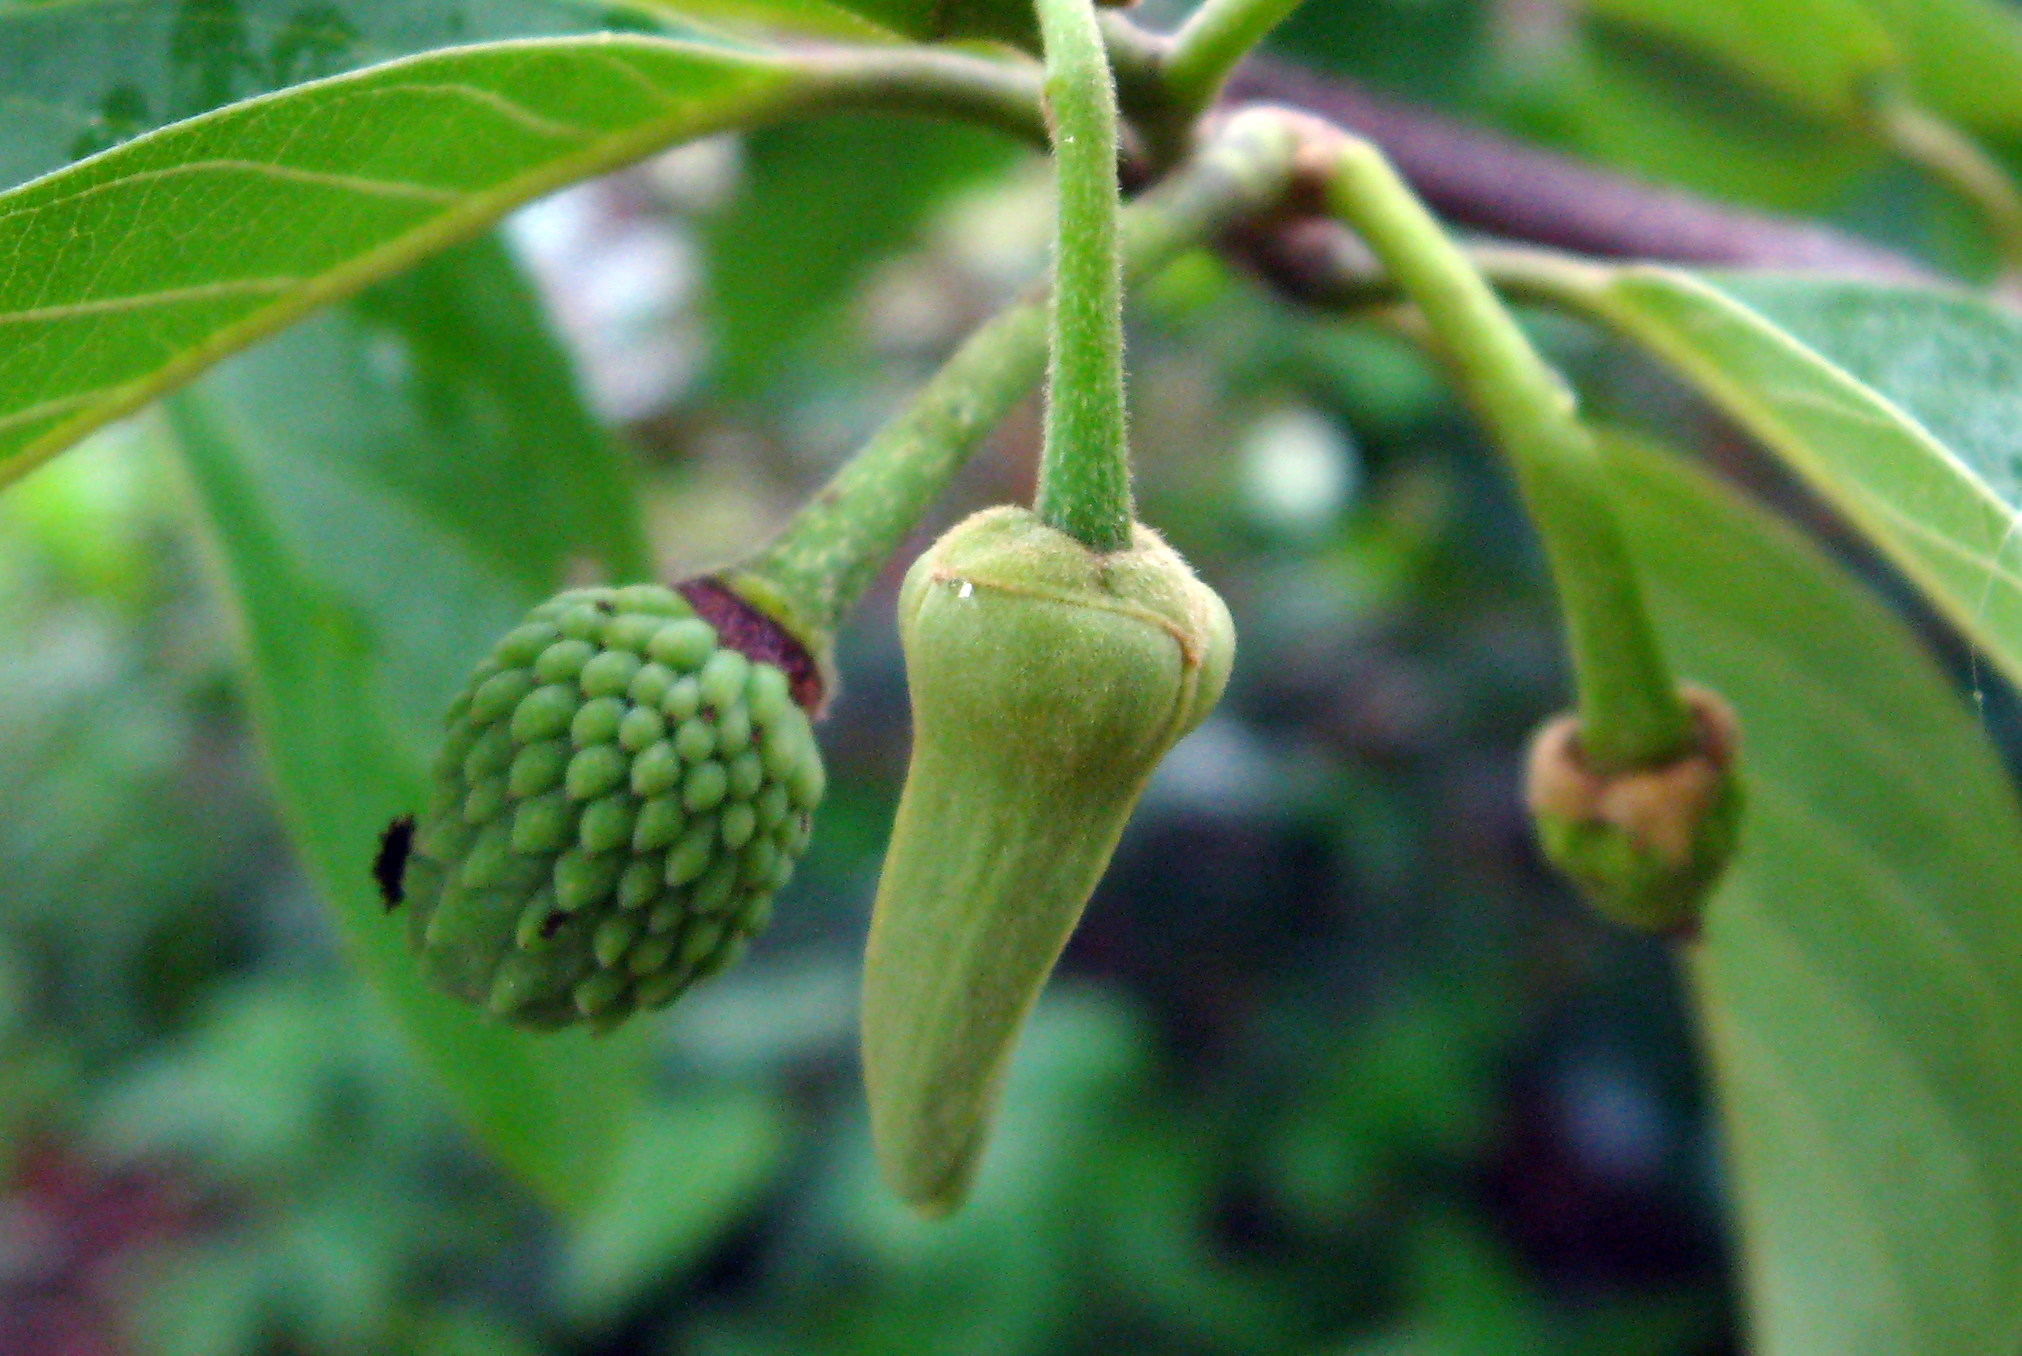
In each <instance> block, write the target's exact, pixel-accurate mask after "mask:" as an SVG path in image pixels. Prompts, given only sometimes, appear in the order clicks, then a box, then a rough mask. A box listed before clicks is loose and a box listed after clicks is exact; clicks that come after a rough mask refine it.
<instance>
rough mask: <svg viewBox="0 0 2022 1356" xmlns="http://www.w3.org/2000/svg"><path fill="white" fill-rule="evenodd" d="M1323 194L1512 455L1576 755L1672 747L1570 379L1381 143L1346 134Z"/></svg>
mask: <svg viewBox="0 0 2022 1356" xmlns="http://www.w3.org/2000/svg"><path fill="white" fill-rule="evenodd" d="M1327 198H1328V205H1329V207H1330V209H1331V210H1332V211H1333V213H1334V214H1335V215H1336V216H1338V217H1340V218H1341V219H1342V220H1344V221H1345V222H1347V223H1348V225H1350V226H1351V227H1353V228H1354V229H1355V231H1356V233H1357V234H1359V235H1360V236H1361V237H1362V238H1363V240H1364V241H1366V242H1367V243H1368V245H1369V248H1370V249H1371V250H1372V251H1374V252H1375V254H1376V256H1377V258H1378V259H1380V260H1381V261H1382V262H1383V265H1384V266H1385V267H1386V268H1387V269H1388V270H1389V272H1390V274H1391V276H1392V278H1394V279H1395V280H1396V283H1397V285H1398V287H1399V289H1400V290H1402V291H1403V292H1404V294H1405V295H1406V296H1408V297H1409V298H1410V299H1411V300H1412V301H1413V302H1415V303H1416V304H1417V306H1418V309H1419V312H1420V313H1421V314H1422V315H1423V316H1424V317H1425V322H1426V325H1427V327H1428V328H1429V329H1430V330H1431V332H1432V335H1433V340H1434V344H1435V347H1436V348H1437V349H1438V350H1439V351H1440V354H1441V356H1442V357H1443V358H1444V360H1445V361H1446V362H1447V364H1448V366H1449V367H1450V368H1451V370H1452V371H1453V373H1454V377H1455V380H1456V383H1457V384H1458V385H1459V387H1460V389H1461V392H1462V394H1463V395H1464V396H1465V397H1466V398H1467V400H1468V402H1469V403H1470V404H1471V405H1472V406H1473V407H1474V409H1475V411H1476V413H1477V414H1478V415H1479V416H1480V418H1481V419H1482V421H1483V422H1484V423H1485V424H1487V425H1488V428H1489V431H1490V433H1491V434H1492V435H1493V436H1494V439H1495V441H1496V443H1497V445H1498V446H1499V447H1500V448H1501V449H1502V451H1503V453H1504V455H1505V456H1506V457H1507V458H1508V460H1509V462H1510V464H1511V467H1512V469H1513V471H1514V473H1515V477H1516V481H1517V486H1518V489H1519V490H1520V492H1521V493H1522V495H1523V499H1524V506H1525V508H1526V509H1527V511H1528V512H1529V514H1530V517H1531V520H1532V521H1533V522H1534V523H1535V524H1536V526H1537V530H1538V534H1539V536H1540V537H1541V538H1542V539H1543V542H1544V548H1545V556H1546V559H1547V560H1548V561H1549V563H1550V565H1551V570H1552V578H1553V581H1554V583H1555V585H1556V587H1557V590H1558V595H1559V604H1560V606H1561V608H1562V609H1563V610H1564V613H1565V617H1566V630H1567V636H1568V645H1569V648H1570V650H1571V652H1572V661H1573V675H1574V684H1575V687H1576V689H1577V693H1578V702H1579V717H1580V744H1581V748H1582V750H1583V752H1584V753H1585V755H1586V757H1588V758H1589V759H1590V760H1592V761H1593V763H1594V764H1595V765H1596V766H1597V767H1598V768H1600V769H1602V770H1606V769H1610V768H1627V767H1637V766H1642V765H1647V764H1653V763H1659V762H1664V761H1666V760H1668V759H1670V758H1673V757H1675V756H1676V755H1677V754H1679V753H1680V752H1682V751H1683V750H1684V749H1685V748H1687V747H1688V746H1689V745H1690V742H1691V738H1692V733H1691V726H1690V724H1689V722H1688V720H1687V718H1686V715H1685V711H1684V708H1683V707H1682V705H1681V704H1680V702H1679V700H1678V691H1677V685H1676V683H1675V682H1674V680H1673V679H1672V677H1671V673H1670V670H1669V668H1668V667H1667V666H1666V664H1665V662H1664V657H1663V652H1662V650H1661V648H1660V647H1659V645H1658V642H1657V635H1656V632H1655V630H1654V628H1653V627H1652V626H1651V624H1650V620H1649V615H1648V613H1647V612H1646V610H1645V608H1644V605H1643V598H1642V592H1641V590H1640V588H1639V587H1638V585H1637V582H1636V573H1635V566H1634V563H1633V562H1632V561H1631V559H1630V557H1629V551H1628V547H1627V545H1626V544H1625V543H1624V541H1623V539H1622V533H1621V528H1620V526H1619V525H1618V522H1617V520H1616V516H1615V509H1614V504H1613V501H1612V499H1611V497H1610V494H1609V490H1608V486H1607V481H1606V471H1605V468H1604V467H1603V465H1602V463H1601V461H1600V458H1599V455H1598V453H1597V452H1596V450H1595V448H1594V445H1593V441H1592V438H1591V435H1590V434H1589V433H1588V431H1587V429H1586V426H1585V425H1583V424H1582V423H1581V422H1580V421H1579V419H1578V417H1577V415H1576V414H1575V411H1574V406H1573V398H1572V394H1571V392H1570V391H1569V390H1568V389H1567V387H1566V386H1565V384H1564V383H1563V382H1562V381H1561V380H1560V379H1559V377H1558V375H1557V374H1556V373H1554V372H1553V371H1552V370H1551V369H1550V368H1549V367H1547V366H1546V365H1545V363H1544V361H1543V360H1542V359H1541V358H1540V357H1539V356H1538V354H1537V352H1536V350H1534V349H1533V348H1532V347H1531V345H1530V341H1529V340H1528V339H1526V338H1525V337H1524V333H1523V331H1522V330H1521V329H1519V328H1518V327H1517V324H1516V321H1515V320H1514V319H1513V318H1511V316H1510V314H1509V312H1508V311H1507V310H1505V309H1504V308H1503V305H1502V303H1501V302H1500V301H1499V300H1497V298H1496V295H1495V293H1494V292H1492V291H1491V290H1490V289H1489V286H1488V284H1487V283H1486V282H1484V281H1483V280H1482V277H1481V274H1480V273H1479V272H1477V271H1476V270H1475V267H1474V265H1473V264H1472V263H1471V262H1469V260H1468V258H1467V256H1466V255H1464V254H1463V253H1461V251H1460V250H1459V248H1458V247H1456V246H1455V245H1454V244H1453V242H1452V241H1451V240H1449V239H1448V238H1447V236H1446V233H1445V231H1444V230H1442V229H1441V227H1440V225H1439V223H1438V222H1437V221H1435V220H1434V219H1433V217H1432V214H1431V213H1430V212H1428V211H1427V210H1426V209H1425V207H1424V205H1423V204H1422V203H1420V202H1419V201H1418V199H1417V197H1416V196H1414V195H1413V194H1412V192H1411V190H1410V189H1409V188H1408V187H1406V185H1405V183H1404V181H1403V180H1402V179H1401V178H1399V177H1398V175H1397V173H1396V171H1395V170H1393V169H1392V168H1391V167H1390V165H1389V162H1387V161H1386V160H1385V159H1384V158H1383V154H1382V152H1381V151H1379V150H1377V149H1376V148H1375V147H1374V146H1371V145H1369V144H1368V143H1366V142H1361V141H1353V140H1349V141H1344V142H1343V144H1342V146H1341V149H1340V151H1339V153H1338V154H1337V155H1336V157H1335V158H1334V161H1333V165H1332V173H1331V174H1330V175H1329V177H1328V182H1327Z"/></svg>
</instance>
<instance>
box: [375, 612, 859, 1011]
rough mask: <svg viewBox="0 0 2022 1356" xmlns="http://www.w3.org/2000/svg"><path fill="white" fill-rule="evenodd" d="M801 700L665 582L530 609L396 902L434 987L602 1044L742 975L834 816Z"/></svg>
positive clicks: (500, 648) (489, 670)
mask: <svg viewBox="0 0 2022 1356" xmlns="http://www.w3.org/2000/svg"><path fill="white" fill-rule="evenodd" d="M792 687H793V684H792V683H791V681H790V680H789V678H788V676H787V675H786V674H785V673H784V672H782V671H781V669H780V668H779V667H778V666H776V665H775V664H772V663H769V662H764V661H754V660H753V659H750V658H747V657H746V655H745V654H743V653H741V652H740V651H739V650H737V649H735V648H732V647H731V646H729V645H727V644H726V643H724V640H723V639H722V637H720V636H719V635H718V632H717V630H716V628H714V627H713V626H711V625H710V623H709V622H707V621H705V620H703V619H702V618H700V617H698V616H696V615H695V610H694V608H693V607H691V606H690V604H689V603H688V601H687V600H685V599H684V598H683V597H682V596H681V595H679V594H677V593H675V592H673V591H671V590H669V589H665V588H661V587H658V586H657V585H651V584H633V585H629V586H626V587H623V588H590V589H573V590H570V591H569V592H566V593H562V594H560V595H558V596H556V597H554V598H552V599H550V600H549V601H547V602H545V603H542V604H541V605H540V606H538V607H536V608H535V609H534V610H533V611H532V612H531V613H529V614H528V615H527V618H526V620H525V621H524V622H522V623H521V624H520V625H519V626H517V627H515V628H514V629H513V630H512V631H510V632H508V633H507V634H506V636H505V637H504V638H503V639H502V640H500V641H499V643H498V644H497V645H496V646H495V647H494V648H493V650H492V653H491V654H490V655H489V656H488V657H487V658H485V659H484V660H483V661H482V662H481V663H479V664H478V666H477V668H476V669H475V670H474V671H473V672H472V673H471V676H470V679H469V681H468V682H467V683H466V684H465V686H464V690H463V692H462V694H461V695H459V696H458V697H457V699H456V701H455V703H454V704H453V705H452V706H451V708H450V711H449V714H448V717H447V726H448V736H447V738H445V739H444V740H443V744H442V751H441V753H440V754H439V755H438V756H437V758H436V762H435V769H434V774H433V787H432V791H431V794H430V797H429V801H428V806H427V808H426V810H425V811H424V812H423V813H422V815H421V816H420V820H419V822H418V823H417V824H416V825H415V828H414V833H413V840H412V850H411V855H410V856H409V857H408V860H407V863H406V867H405V871H404V874H401V875H399V876H398V877H397V878H396V881H395V888H394V889H390V890H389V893H388V898H389V900H392V899H394V898H395V895H396V894H398V895H399V896H403V897H404V898H402V899H401V900H400V902H402V903H404V904H405V905H406V906H407V907H408V909H409V913H408V918H407V930H408V933H407V935H408V940H409V942H410V943H411V944H412V945H413V947H414V949H415V951H416V952H417V953H418V954H419V956H420V958H421V963H422V968H423V970H424V971H425V972H426V973H427V975H428V976H429V977H430V979H431V980H432V981H433V982H435V983H436V984H438V985H439V986H441V987H442V988H444V989H446V990H447V991H448V992H450V993H452V994H454V995H456V996H457V997H459V998H462V999H465V1000H467V1001H469V1002H471V1003H475V1004H478V1005H480V1006H482V1007H484V1008H485V1009H486V1010H487V1011H489V1012H490V1013H491V1014H493V1015H494V1016H496V1017H499V1018H502V1019H504V1020H505V1021H508V1022H512V1023H514V1024H517V1025H520V1026H527V1027H535V1028H554V1027H561V1026H566V1025H569V1024H570V1023H573V1022H579V1021H588V1022H590V1023H592V1024H594V1025H597V1026H599V1027H608V1026H612V1025H615V1024H616V1023H617V1022H619V1021H622V1020H623V1019H624V1018H625V1017H627V1016H629V1015H630V1014H631V1013H633V1012H636V1011H642V1010H648V1009H654V1008H661V1007H665V1006H666V1005H667V1004H668V1003H670V1002H672V1001H673V1000H674V999H675V997H676V996H678V995H679V994H680V993H681V992H682V991H683V990H684V989H686V988H687V987H688V986H689V985H690V984H692V983H693V982H694V981H696V980H697V979H700V978H703V977H704V976H707V975H710V974H713V973H715V972H716V971H718V970H720V969H722V968H723V967H724V966H726V965H728V964H729V963H730V962H731V961H733V960H734V959H736V957H737V956H738V954H739V953H740V952H741V951H742V950H743V947H744V944H745V942H746V940H747V939H748V938H750V937H751V936H752V935H753V934H754V933H756V932H758V931H759V930H760V929H761V928H763V927H764V926H765V924H766V922H767V921H768V919H769V918H770V916H771V910H772V896H773V893H774V892H775V891H777V890H778V889H779V888H780V887H781V886H783V885H785V884H786V882H787V879H788V877H790V876H791V875H792V874H793V868H794V863H795V861H796V859H798V858H799V856H800V854H801V851H802V849H804V848H805V847H806V845H807V839H808V832H809V822H810V816H811V815H812V813H813V811H814V808H815V806H816V804H817V803H818V802H819V801H820V800H821V795H822V789H823V773H822V765H821V755H820V753H819V751H818V750H817V748H816V747H815V741H814V734H813V731H812V729H811V728H810V727H809V724H808V718H807V715H806V714H805V713H804V712H803V711H802V709H801V707H800V706H799V705H798V704H797V703H796V702H795V700H794V695H795V694H794V692H793V690H792Z"/></svg>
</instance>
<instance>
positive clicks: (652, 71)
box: [0, 38, 839, 483]
mask: <svg viewBox="0 0 2022 1356" xmlns="http://www.w3.org/2000/svg"><path fill="white" fill-rule="evenodd" d="M808 71H809V68H807V67H801V68H796V67H794V66H793V65H791V64H789V62H788V61H786V60H785V59H774V58H768V57H764V56H760V55H755V54H747V53H737V52H732V51H728V50H723V49H709V48H702V47H694V46H684V45H681V44H678V43H673V42H668V41H665V40H661V39H643V38H591V39H554V40H550V41H542V42H529V43H509V44H500V45H496V46H491V47H474V48H465V49H460V50H453V51H448V52H440V53H435V54H431V55H426V56H421V57H415V58H411V59H407V60H403V61H397V62H392V63H389V64H387V65H383V66H375V67H372V68H371V69H369V70H365V71H360V72H357V73H356V74H352V75H345V76H339V77H336V78H334V79H331V80H327V81H321V82H316V83H312V84H308V85H302V86H298V87H296V88H294V89H291V90H288V91H286V92H283V93H281V94H276V95H270V96H267V97H264V98H261V99H255V100H251V101H248V102H246V103H240V104H234V105H232V106H231V107H228V108H225V109H221V110H219V111H218V112H215V113H211V114H206V115H204V116H203V117H200V118H196V119H193V120H191V121H188V122H183V123H178V124H176V125H174V126H172V127H168V128H165V129H163V130H162V131H160V132H156V133H154V134H152V135H150V136H146V137H142V138H140V139H139V140H136V141H131V142H127V143H125V144H124V145H121V146H118V147H116V148H114V149H113V150H111V151H108V152H107V153H105V154H104V155H101V156H98V157H96V158H94V159H91V160H87V161H84V162H82V163H80V164H77V165H74V166H72V167H70V168H69V169H66V170H61V171H58V172H57V173H55V174H51V175H48V176H46V177H44V178H42V179H38V180H36V181H35V182H33V183H30V184H27V185H24V186H23V187H21V188H18V189H15V190H14V191H12V192H10V193H6V194H0V258H5V259H7V260H8V261H9V266H8V268H7V270H6V271H5V273H4V274H0V334H4V335H5V342H4V343H0V483H5V481H7V480H9V479H12V478H13V477H15V476H18V475H19V474H20V473H21V472H22V471H24V470H26V469H27V468H28V467H29V466H31V465H33V464H34V463H35V461H36V460H37V459H39V458H40V457H43V456H46V455H48V454H49V453H50V452H52V451H55V450H56V449H58V448H60V447H62V446H64V445H65V444H67V443H69V442H71V441H73V440H74V439H76V438H77V437H79V436H80V435H82V434H83V433H85V432H86V431H88V430H90V429H91V428H93V427H96V426H97V425H99V424H102V423H104V422H105V421H107V420H108V419H112V418H114V417H116V416H118V415H120V414H124V413H126V412H128V411H130V410H133V409H135V408H136V407H138V406H139V405H141V404H143V403H145V402H146V401H147V400H149V399H152V398H153V397H155V396H157V395H159V394H161V393H163V392H164V391H166V390H168V389H170V388H172V387H174V386H175V385H177V384H179V383H180V382H182V381H185V380H187V379H188V378H189V377H191V376H193V375H194V374H195V373H197V372H198V371H200V370H202V369H203V368H204V367H206V366H208V365H209V364H210V363H212V362H214V361H216V360H217V359H218V358H219V357H221V356H223V355H224V354H226V353H229V352H231V351H233V350H235V349H238V348H241V347H243V346H244V345H246V344H247V343H250V342H251V341H252V340H254V339H257V338H260V337H262V336H264V335H267V334H269V333H272V332H273V331H274V330H276V329H278V328H280V327H281V326H283V325H285V324H288V323H289V322H291V321H293V320H295V319H297V318H299V317H301V316H302V315H304V314H305V313H307V312H308V311H310V310H311V309H313V308H315V307H316V306H318V305H321V304H323V303H325V302H328V301H331V300H334V299H337V298H340V297H343V296H346V295H349V294H350V293H352V292H355V291H356V290H357V289H358V288H360V287H362V286H364V285H365V284H367V283H369V282H371V281H373V280H375V279H377V278H382V277H385V276H388V275H390V274H391V273H394V272H396V271H398V270H399V269H400V268H402V267H404V266H405V265H407V264H410V263H412V262H414V261H415V260H417V259H419V258H421V257H423V256H425V255H427V254H429V253H430V252H432V251H434V250H438V249H441V248H443V247H444V246H446V245H448V244H451V243H454V242H455V241H457V240H461V239H464V238H467V237H469V236H470V235H472V234H473V233H475V232H477V231H478V230H480V229H482V228H483V227H484V226H486V225H487V224H489V223H490V222H492V221H494V220H496V219H497V218H498V217H499V216H501V215H503V214H504V213H505V212H506V211H508V210H509V209H511V208H513V207H515V206H517V205H519V204H520V203H523V202H525V201H527V200H528V199H530V198H533V197H536V196H538V195H539V194H541V193H544V192H546V191H548V190H549V189H552V188H555V187H558V186H560V185H562V184H565V183H567V182H570V181H571V180H574V179H578V178H581V177H583V176H584V175H588V174H592V173H595V172H598V171H600V170H604V169H609V168H612V167H615V166H617V165H620V164H623V163H625V162H627V161H629V160H632V159H635V158H637V157H639V156H641V155H643V154H645V153H646V152H648V151H651V150H653V149H654V148H656V147H658V146H661V145H665V144H667V143H669V142H672V141H676V140H679V139H681V138H684V137H692V136H698V135H701V134H703V133H706V132H711V131H716V130H719V129H722V128H725V127H729V126H733V125H738V124H742V123H746V122H749V121H752V120H754V119H758V118H762V117H765V116H768V115H775V114H778V113H780V112H783V111H785V110H787V109H789V108H792V107H795V106H798V105H804V104H806V103H807V102H809V101H810V100H811V99H812V98H813V97H815V95H816V94H817V93H818V92H819V90H820V89H821V88H822V87H823V82H824V80H826V79H828V78H829V77H826V76H820V75H814V74H809V73H808ZM838 78H839V77H838Z"/></svg>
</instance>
